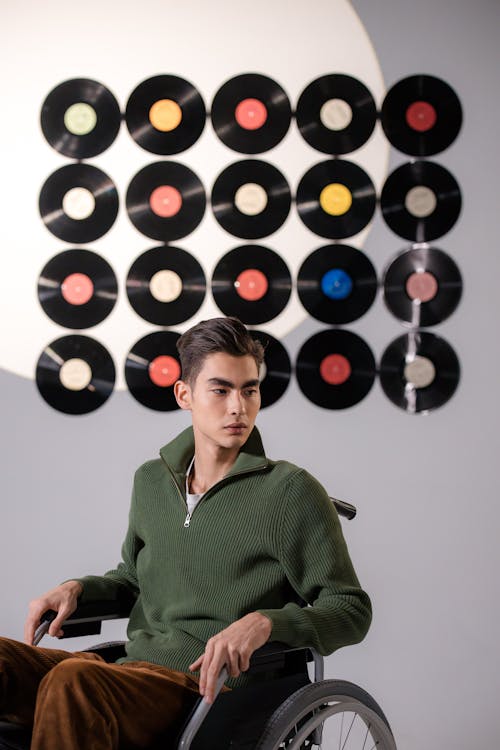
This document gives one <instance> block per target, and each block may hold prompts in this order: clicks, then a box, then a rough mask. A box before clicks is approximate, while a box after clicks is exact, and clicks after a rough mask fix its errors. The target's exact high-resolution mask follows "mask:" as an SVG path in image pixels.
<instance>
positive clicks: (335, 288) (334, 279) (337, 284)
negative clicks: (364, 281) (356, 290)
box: [321, 268, 353, 300]
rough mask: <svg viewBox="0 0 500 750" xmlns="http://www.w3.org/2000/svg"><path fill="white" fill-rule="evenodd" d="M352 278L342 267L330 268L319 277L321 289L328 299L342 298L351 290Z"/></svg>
mask: <svg viewBox="0 0 500 750" xmlns="http://www.w3.org/2000/svg"><path fill="white" fill-rule="evenodd" d="M352 287H353V283H352V279H351V277H350V276H349V274H348V273H346V272H345V271H344V270H343V269H342V268H331V269H330V270H329V271H327V272H326V273H325V275H324V276H323V278H322V279H321V291H322V292H323V294H324V295H325V296H326V297H328V298H329V299H333V300H343V299H346V297H348V296H349V295H350V294H351V292H352Z"/></svg>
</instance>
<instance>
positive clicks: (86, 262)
mask: <svg viewBox="0 0 500 750" xmlns="http://www.w3.org/2000/svg"><path fill="white" fill-rule="evenodd" d="M117 293H118V286H117V282H116V276H115V274H114V272H113V269H112V268H111V266H110V265H109V263H108V262H107V261H106V260H104V258H102V257H101V256H100V255H98V254H97V253H94V252H91V251H90V250H83V249H81V248H75V249H71V250H64V251H63V252H62V253H59V254H58V255H56V256H54V257H53V258H51V260H49V262H48V263H47V264H46V265H45V266H44V268H43V269H42V272H41V274H40V277H39V279H38V299H39V301H40V304H41V306H42V308H43V310H44V311H45V312H46V314H47V315H48V316H49V318H52V320H54V321H55V322H56V323H58V324H59V325H61V326H64V327H65V328H90V327H91V326H95V325H97V324H98V323H101V322H102V321H103V320H104V319H105V318H106V317H107V316H108V315H109V313H110V312H111V310H112V309H113V307H114V305H115V302H116V297H117Z"/></svg>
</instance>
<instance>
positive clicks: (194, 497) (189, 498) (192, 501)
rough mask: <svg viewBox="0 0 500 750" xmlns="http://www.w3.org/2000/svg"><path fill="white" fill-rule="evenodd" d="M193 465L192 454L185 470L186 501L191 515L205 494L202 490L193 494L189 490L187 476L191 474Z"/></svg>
mask: <svg viewBox="0 0 500 750" xmlns="http://www.w3.org/2000/svg"><path fill="white" fill-rule="evenodd" d="M193 466H194V456H193V458H192V459H191V463H190V464H189V466H188V469H187V471H186V503H187V508H188V513H189V515H190V516H191V515H192V513H193V510H194V509H195V508H196V506H197V505H198V503H199V502H200V500H201V498H202V497H203V495H204V494H205V493H204V492H199V493H198V494H193V493H192V492H189V476H190V474H191V471H192V470H193Z"/></svg>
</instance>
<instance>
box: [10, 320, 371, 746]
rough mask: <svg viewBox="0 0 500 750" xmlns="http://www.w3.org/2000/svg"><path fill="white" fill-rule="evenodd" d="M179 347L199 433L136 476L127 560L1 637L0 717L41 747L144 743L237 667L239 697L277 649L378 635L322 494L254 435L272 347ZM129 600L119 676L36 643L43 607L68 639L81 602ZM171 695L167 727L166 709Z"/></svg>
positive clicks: (222, 323) (44, 600)
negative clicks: (264, 654)
mask: <svg viewBox="0 0 500 750" xmlns="http://www.w3.org/2000/svg"><path fill="white" fill-rule="evenodd" d="M178 350H179V354H180V359H181V367H182V379H181V380H179V381H177V383H176V384H175V386H174V388H175V396H176V399H177V403H178V405H179V407H180V408H181V409H185V410H188V411H190V412H191V417H192V427H190V428H188V429H187V430H185V431H184V432H182V433H181V434H180V435H179V436H178V437H177V438H175V439H174V440H173V441H172V442H171V443H169V444H168V445H166V446H165V447H164V448H162V450H161V451H160V458H159V459H157V460H153V461H149V462H147V463H146V464H144V465H143V466H141V467H140V468H139V470H138V471H137V472H136V475H135V480H134V490H133V495H132V504H131V509H130V518H129V528H128V532H127V536H126V539H125V542H124V544H123V548H122V562H120V564H119V565H118V567H117V568H116V569H115V570H112V571H109V572H108V573H106V574H105V575H104V576H87V577H85V578H83V579H80V580H72V581H67V582H65V583H63V584H62V585H60V586H58V587H56V588H55V589H53V590H52V591H49V592H47V593H46V594H44V595H43V596H41V597H40V598H38V599H36V600H35V601H33V602H32V603H31V604H30V609H29V615H28V618H27V621H26V626H25V642H26V644H28V645H23V644H17V643H16V642H14V641H8V640H6V639H0V663H2V664H3V665H4V667H3V670H4V675H3V679H2V681H1V684H2V686H3V687H2V688H1V689H2V690H3V692H2V694H0V713H1V714H2V715H3V717H4V718H5V717H7V718H9V719H10V720H11V721H18V722H20V723H30V722H31V721H33V715H34V728H33V740H32V745H31V747H32V748H33V750H53V748H55V747H57V748H58V750H77V749H79V748H87V747H88V748H92V750H111V749H113V750H115V749H116V748H118V747H119V745H120V744H121V745H123V746H125V747H131V748H136V747H137V748H139V747H147V745H148V743H150V742H151V741H152V740H153V739H154V737H155V736H157V735H158V734H160V733H161V732H163V731H165V730H166V728H167V727H168V722H169V721H170V722H172V721H174V719H175V718H176V717H177V716H178V715H179V714H182V713H183V712H185V711H186V710H187V708H188V707H189V706H190V705H191V704H192V701H193V695H194V694H195V692H196V691H198V690H199V692H200V693H201V695H203V696H204V697H205V700H207V701H208V702H212V701H213V699H214V690H215V683H216V678H217V675H218V673H219V671H220V669H221V667H222V666H223V665H224V664H225V665H227V667H228V670H229V673H230V680H229V686H230V687H238V685H241V684H243V683H244V682H245V679H246V676H245V671H246V670H247V669H248V664H249V658H250V656H251V655H252V653H253V652H254V651H255V649H257V648H259V647H260V646H262V645H263V644H264V643H266V642H267V641H269V640H274V641H282V642H285V643H288V644H290V645H293V646H303V645H309V646H313V647H315V648H316V649H318V650H319V651H320V652H321V653H323V654H327V653H331V652H332V651H334V650H335V649H336V648H339V647H340V646H344V645H347V644H349V643H356V642H358V641H360V640H361V639H362V638H363V637H364V635H365V633H366V631H367V629H368V626H369V623H370V617H371V610H370V601H369V598H368V596H367V595H366V594H365V592H364V591H362V589H361V588H360V586H359V583H358V580H357V578H356V575H355V573H354V570H353V567H352V564H351V561H350V559H349V555H348V552H347V548H346V545H345V542H344V539H343V537H342V532H341V529H340V525H339V521H338V518H337V516H336V513H335V510H334V507H333V505H332V503H331V501H330V500H329V498H328V496H327V494H326V492H325V490H324V489H323V488H322V487H321V485H320V484H319V483H318V482H317V481H316V480H315V479H313V477H311V476H310V475H309V474H308V473H307V472H306V471H305V470H303V469H300V468H298V467H297V466H294V465H293V464H290V463H288V462H285V461H271V460H270V459H268V458H267V457H266V456H265V454H264V450H263V447H262V443H261V440H260V436H259V433H258V431H257V429H256V428H255V427H254V424H255V419H256V417H257V413H258V411H259V407H260V393H259V371H260V366H261V364H262V361H263V351H262V347H261V345H260V344H259V343H258V342H256V341H254V339H253V338H252V337H251V336H250V334H249V333H248V332H247V331H246V329H245V327H244V326H243V325H242V324H241V323H240V322H239V321H238V320H236V319H234V318H216V319H213V320H208V321H204V322H202V323H199V324H198V325H196V326H194V327H193V328H191V329H190V330H189V331H187V332H186V333H185V334H184V335H183V336H181V337H180V339H179V341H178ZM121 598H126V599H128V600H133V601H134V606H133V609H132V612H131V615H130V622H129V627H128V637H129V641H128V643H127V656H126V657H125V658H124V659H123V660H120V663H119V664H112V665H108V664H105V663H104V662H103V661H102V660H101V659H100V658H99V657H97V656H95V655H93V654H84V653H82V654H76V655H75V654H70V653H68V652H64V651H57V650H51V649H36V648H34V647H33V646H31V645H30V644H32V642H33V636H34V632H35V629H36V627H37V625H38V624H39V622H40V618H41V615H42V614H43V612H45V611H46V610H48V609H53V610H55V611H57V613H58V614H57V617H56V618H55V620H54V621H53V622H52V624H51V626H50V630H49V632H50V634H51V635H53V636H58V635H61V633H62V630H61V626H62V623H63V622H64V620H65V619H66V618H67V617H68V616H69V615H70V614H71V613H72V612H73V611H74V610H75V608H76V606H77V603H78V601H79V600H80V601H82V602H84V601H86V600H99V599H118V600H120V599H121ZM299 598H300V599H301V600H303V601H302V602H300V603H299ZM303 602H307V604H308V605H309V606H306V605H304V603H303ZM195 673H199V676H198V678H196V677H195ZM166 695H168V701H169V703H168V705H169V712H168V713H169V715H168V716H166V715H165V711H164V709H163V708H162V709H161V710H159V709H158V706H160V705H162V706H164V703H165V696H166ZM21 704H22V705H21Z"/></svg>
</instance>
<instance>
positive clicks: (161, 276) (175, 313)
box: [127, 245, 206, 326]
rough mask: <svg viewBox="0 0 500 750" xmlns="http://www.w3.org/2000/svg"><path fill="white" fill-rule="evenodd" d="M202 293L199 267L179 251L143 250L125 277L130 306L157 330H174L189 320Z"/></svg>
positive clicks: (164, 247) (164, 248) (163, 247)
mask: <svg viewBox="0 0 500 750" xmlns="http://www.w3.org/2000/svg"><path fill="white" fill-rule="evenodd" d="M205 293H206V280H205V274H204V272H203V269H202V267H201V265H200V264H199V263H198V261H197V260H196V258H194V256H192V255H191V254H190V253H188V252H186V251H185V250H182V249H181V248H180V247H173V246H171V245H161V246H160V247H153V248H151V250H147V251H146V252H145V253H143V254H142V255H140V256H139V257H138V258H137V259H136V260H135V261H134V263H133V264H132V266H131V267H130V270H129V272H128V275H127V295H128V298H129V302H130V304H131V305H132V307H133V308H134V310H135V311H136V313H137V314H138V315H140V316H141V317H142V318H144V319H145V320H147V321H149V322H150V323H154V324H155V325H158V326H174V325H177V324H178V323H182V322H184V321H185V320H188V319H189V318H191V317H192V316H193V315H194V314H195V313H196V312H197V311H198V310H199V308H200V307H201V305H202V302H203V300H204V299H205Z"/></svg>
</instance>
